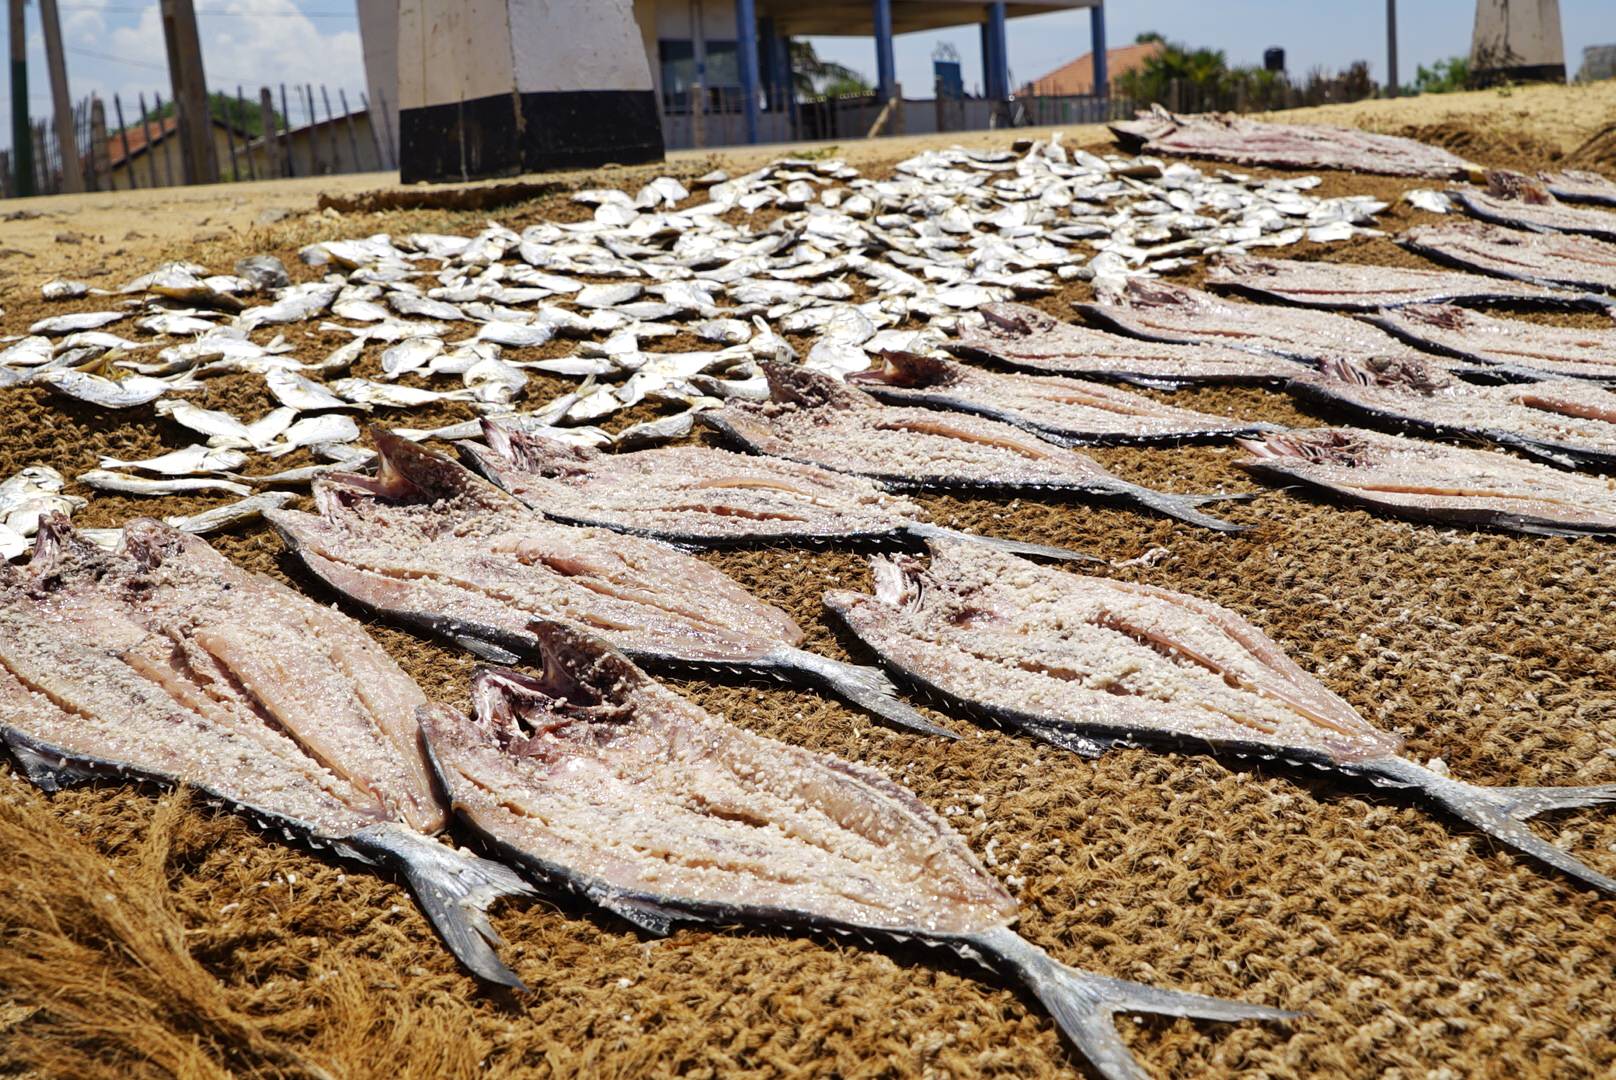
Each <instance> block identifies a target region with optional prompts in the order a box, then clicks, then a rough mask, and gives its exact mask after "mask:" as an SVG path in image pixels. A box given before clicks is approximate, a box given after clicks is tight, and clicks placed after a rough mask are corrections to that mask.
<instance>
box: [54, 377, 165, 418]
mask: <svg viewBox="0 0 1616 1080" xmlns="http://www.w3.org/2000/svg"><path fill="white" fill-rule="evenodd" d="M34 381H35V382H38V383H42V384H44V385H45V386H48V387H50V388H51V389H52V390H55V391H57V392H58V393H62V394H66V395H67V396H68V397H74V398H78V399H79V400H80V401H84V402H88V403H89V404H91V405H99V406H101V407H102V408H104V409H128V408H133V407H134V406H136V405H145V404H146V403H148V402H151V401H156V400H157V399H158V398H160V397H162V396H163V395H164V394H166V393H168V392H169V391H170V390H172V389H174V385H173V384H172V383H167V382H164V381H163V380H161V379H153V378H149V377H147V376H145V375H131V376H130V377H129V378H127V379H122V380H117V381H114V380H112V379H108V378H103V377H102V376H100V375H90V374H87V373H85V372H82V371H65V370H62V369H59V368H53V369H49V370H46V371H41V372H39V373H38V374H37V375H36V376H35V377H34Z"/></svg>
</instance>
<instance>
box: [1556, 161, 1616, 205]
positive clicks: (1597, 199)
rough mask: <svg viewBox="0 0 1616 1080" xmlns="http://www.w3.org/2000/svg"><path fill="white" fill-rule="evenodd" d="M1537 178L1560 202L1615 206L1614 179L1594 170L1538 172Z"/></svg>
mask: <svg viewBox="0 0 1616 1080" xmlns="http://www.w3.org/2000/svg"><path fill="white" fill-rule="evenodd" d="M1537 178H1538V180H1539V181H1540V182H1541V183H1542V184H1543V186H1544V187H1545V188H1547V189H1548V192H1549V194H1550V195H1553V196H1554V197H1555V198H1556V199H1559V200H1560V201H1561V202H1585V203H1599V204H1601V205H1603V206H1616V181H1613V180H1610V179H1608V178H1607V177H1604V176H1601V175H1599V174H1598V173H1596V172H1584V171H1579V170H1576V169H1565V170H1563V171H1561V172H1557V173H1549V172H1540V173H1538V174H1537Z"/></svg>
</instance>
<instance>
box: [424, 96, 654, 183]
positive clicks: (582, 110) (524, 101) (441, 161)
mask: <svg viewBox="0 0 1616 1080" xmlns="http://www.w3.org/2000/svg"><path fill="white" fill-rule="evenodd" d="M398 128H399V135H398V140H399V179H401V180H402V181H403V182H404V183H406V184H412V183H415V182H417V181H422V180H429V181H443V180H475V179H478V178H480V177H485V176H510V175H512V174H515V173H524V172H543V171H546V170H549V169H586V168H591V167H593V166H597V165H607V164H618V165H639V164H643V163H645V162H648V161H661V160H662V156H663V149H662V118H661V117H660V116H659V115H658V113H657V101H656V92H655V91H654V90H565V91H551V92H545V93H530V94H498V95H494V96H492V97H485V98H477V99H476V100H473V101H461V102H453V103H450V104H445V105H428V106H425V107H423V108H419V109H404V110H402V111H400V113H399V117H398Z"/></svg>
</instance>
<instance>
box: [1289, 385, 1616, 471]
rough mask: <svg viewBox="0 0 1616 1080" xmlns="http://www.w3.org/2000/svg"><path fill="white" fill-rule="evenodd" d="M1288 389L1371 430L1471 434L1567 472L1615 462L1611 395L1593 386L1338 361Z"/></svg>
mask: <svg viewBox="0 0 1616 1080" xmlns="http://www.w3.org/2000/svg"><path fill="white" fill-rule="evenodd" d="M1289 390H1290V391H1291V392H1292V393H1294V394H1296V395H1298V396H1299V397H1303V398H1307V399H1311V400H1313V401H1317V402H1321V403H1324V404H1327V405H1331V406H1336V407H1340V408H1345V409H1347V410H1349V411H1351V412H1353V413H1354V414H1356V415H1358V416H1360V417H1362V418H1364V419H1365V420H1368V421H1369V422H1370V423H1371V424H1374V425H1391V426H1396V427H1403V428H1412V429H1415V430H1420V431H1424V432H1427V433H1429V434H1432V435H1438V436H1453V435H1473V436H1477V437H1479V438H1482V439H1486V440H1487V441H1488V442H1492V443H1496V444H1498V445H1500V446H1507V447H1510V448H1512V449H1515V450H1519V451H1521V452H1522V453H1524V454H1528V455H1530V456H1532V457H1536V458H1540V459H1542V460H1545V461H1549V462H1553V463H1555V464H1559V465H1564V466H1569V467H1578V466H1609V465H1612V464H1616V395H1612V394H1611V393H1610V391H1608V390H1606V389H1605V388H1604V387H1603V386H1599V385H1597V384H1595V383H1590V382H1585V381H1579V380H1571V379H1551V380H1546V381H1544V382H1529V383H1509V384H1506V385H1502V386H1477V385H1475V384H1474V383H1467V382H1461V381H1460V380H1458V379H1455V378H1453V377H1452V376H1451V375H1449V374H1448V373H1447V372H1445V371H1442V370H1440V369H1438V368H1436V367H1434V366H1432V365H1430V364H1425V363H1419V362H1410V361H1403V360H1384V361H1376V360H1369V361H1362V360H1359V361H1353V360H1335V361H1330V362H1329V363H1326V364H1324V365H1321V366H1320V368H1319V370H1318V371H1317V372H1315V373H1313V374H1311V375H1305V376H1303V377H1302V378H1300V379H1296V380H1294V381H1292V382H1291V384H1290V386H1289Z"/></svg>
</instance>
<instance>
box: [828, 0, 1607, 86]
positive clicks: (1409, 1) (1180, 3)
mask: <svg viewBox="0 0 1616 1080" xmlns="http://www.w3.org/2000/svg"><path fill="white" fill-rule="evenodd" d="M1475 12H1476V5H1475V0H1402V2H1401V3H1399V4H1398V6H1397V29H1398V34H1397V39H1398V61H1397V66H1398V76H1399V79H1400V81H1402V82H1404V83H1408V82H1412V81H1413V79H1414V66H1415V65H1416V64H1426V65H1429V64H1431V63H1432V62H1433V61H1435V60H1440V59H1442V58H1444V57H1448V56H1454V55H1457V54H1461V53H1467V52H1469V51H1470V31H1471V25H1472V23H1473V21H1474V19H1475ZM1560 24H1561V29H1562V30H1563V31H1564V33H1565V51H1566V66H1567V67H1568V68H1570V69H1571V73H1572V74H1575V73H1576V68H1577V67H1578V66H1579V65H1580V64H1581V63H1582V49H1583V46H1585V45H1603V44H1616V0H1560ZM1146 30H1156V31H1159V32H1160V33H1162V34H1163V35H1165V36H1166V37H1167V38H1168V39H1169V40H1172V41H1181V42H1183V43H1185V44H1187V45H1197V46H1207V47H1211V48H1215V49H1222V50H1224V52H1225V53H1227V54H1228V57H1229V62H1230V63H1233V64H1260V63H1262V53H1263V49H1264V48H1266V47H1267V46H1270V45H1279V46H1282V47H1283V48H1284V49H1285V53H1286V65H1287V66H1288V67H1289V68H1290V70H1291V72H1292V73H1293V74H1302V73H1305V72H1307V71H1308V70H1309V69H1310V68H1312V67H1313V66H1314V65H1320V66H1323V67H1325V68H1328V69H1330V70H1332V71H1334V70H1337V69H1339V68H1344V67H1346V66H1347V65H1348V64H1350V63H1352V61H1354V60H1368V61H1369V66H1370V71H1371V72H1372V73H1373V75H1374V77H1375V79H1376V80H1377V81H1381V80H1384V78H1385V74H1386V5H1385V4H1384V3H1382V2H1380V0H1337V2H1336V3H1333V4H1325V3H1322V2H1320V0H1131V2H1130V0H1112V2H1111V3H1109V4H1107V5H1106V33H1107V36H1108V37H1109V41H1110V45H1111V47H1112V48H1115V47H1116V46H1118V45H1123V44H1126V43H1128V42H1130V41H1132V40H1133V39H1134V37H1135V35H1137V34H1139V33H1141V32H1143V31H1146ZM1006 36H1007V38H1008V50H1007V51H1008V52H1009V54H1010V71H1011V77H1012V85H1020V84H1022V83H1025V82H1029V81H1031V80H1032V79H1035V78H1037V77H1038V76H1040V75H1043V74H1045V73H1046V72H1048V71H1050V70H1052V69H1054V68H1057V67H1059V66H1060V65H1062V64H1064V63H1066V61H1068V60H1072V59H1075V58H1076V57H1079V56H1081V55H1083V54H1084V53H1086V52H1088V51H1089V13H1088V12H1087V11H1075V12H1069V13H1063V14H1057V15H1034V16H1029V17H1027V18H1023V19H1012V20H1010V22H1009V23H1008V24H1007V30H1006ZM810 40H812V41H813V43H814V46H815V48H816V50H817V51H818V53H819V55H820V56H822V57H824V58H825V59H827V60H836V61H839V62H841V63H843V64H846V65H847V66H848V67H851V68H853V69H854V70H855V71H859V72H862V73H864V75H865V76H866V77H867V78H869V79H870V80H871V81H872V82H873V81H874V79H873V76H874V74H875V44H874V42H873V41H871V40H870V39H869V38H812V39H810ZM942 41H946V42H949V43H950V44H952V45H953V46H954V48H956V49H958V50H959V54H960V59H961V60H962V61H963V65H962V66H963V67H964V71H965V85H966V87H967V88H968V89H974V88H977V87H979V86H980V84H981V82H982V50H981V39H980V38H979V36H978V30H977V28H976V27H975V26H969V27H961V28H957V29H952V30H928V31H923V32H921V33H916V34H904V35H901V36H899V37H898V38H897V39H896V41H895V44H894V50H895V52H896V55H897V64H898V79H899V81H900V82H902V83H903V84H904V92H905V94H907V95H908V96H911V97H930V96H931V85H932V74H931V54H932V50H933V49H934V48H935V47H936V46H937V44H938V42H942Z"/></svg>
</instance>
